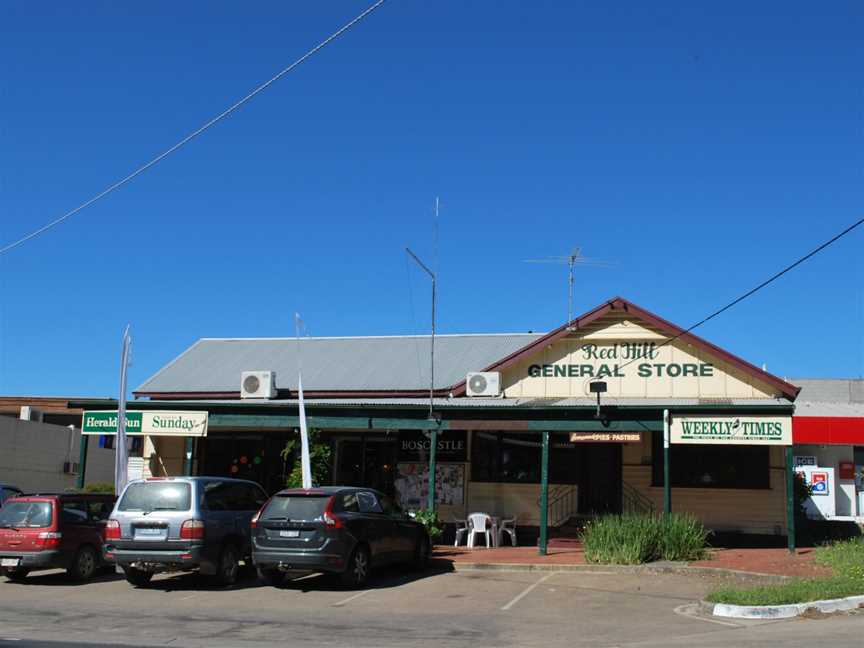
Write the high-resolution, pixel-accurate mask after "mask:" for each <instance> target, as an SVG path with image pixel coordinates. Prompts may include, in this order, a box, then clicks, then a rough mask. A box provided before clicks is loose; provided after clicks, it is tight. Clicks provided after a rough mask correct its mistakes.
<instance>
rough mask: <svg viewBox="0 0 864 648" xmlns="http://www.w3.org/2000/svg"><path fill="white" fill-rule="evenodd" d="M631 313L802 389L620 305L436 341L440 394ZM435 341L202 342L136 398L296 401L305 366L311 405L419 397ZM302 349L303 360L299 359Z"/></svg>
mask: <svg viewBox="0 0 864 648" xmlns="http://www.w3.org/2000/svg"><path fill="white" fill-rule="evenodd" d="M616 313H625V314H626V315H627V316H628V317H630V318H632V319H634V320H639V321H641V322H643V323H645V324H647V325H649V326H651V327H653V328H654V329H655V330H657V331H660V332H662V334H663V335H664V336H667V337H669V338H677V339H679V340H681V341H682V342H684V343H686V344H690V345H692V346H693V347H695V348H697V349H700V350H702V351H704V352H705V353H707V354H710V355H711V356H713V357H716V358H719V359H721V360H723V361H725V362H727V363H729V364H730V365H732V366H733V367H735V368H737V369H738V370H740V371H742V372H743V373H744V374H747V375H749V376H752V377H753V378H755V379H757V380H759V381H761V382H762V383H764V384H767V385H770V386H772V387H773V388H775V389H776V390H777V391H778V392H780V393H781V394H783V396H784V397H786V398H787V399H788V400H790V401H792V400H795V397H796V396H797V394H798V391H799V388H798V387H796V386H794V385H792V384H790V383H788V382H786V381H784V380H782V379H780V378H778V377H777V376H774V375H773V374H770V373H768V372H767V371H763V370H762V369H760V368H759V367H757V366H755V365H753V364H750V363H749V362H747V361H745V360H742V359H741V358H739V357H737V356H735V355H732V354H731V353H729V352H727V351H724V350H723V349H721V348H720V347H718V346H716V345H714V344H711V343H710V342H708V341H706V340H704V339H702V338H700V337H698V336H696V335H693V334H692V333H687V332H685V331H684V329H682V328H680V327H678V326H676V325H675V324H672V323H671V322H669V321H667V320H665V319H663V318H662V317H659V316H658V315H655V314H654V313H651V312H650V311H647V310H645V309H644V308H641V307H639V306H637V305H636V304H634V303H632V302H630V301H627V300H626V299H623V298H621V297H615V298H613V299H610V300H609V301H607V302H605V303H603V304H601V305H600V306H598V307H596V308H594V309H593V310H591V311H589V312H587V313H585V314H584V315H581V316H580V317H577V318H576V319H574V320H573V321H572V322H568V323H567V324H564V325H563V326H561V327H559V328H557V329H555V330H554V331H551V332H550V333H547V334H543V335H541V334H534V333H513V334H485V335H484V334H480V335H439V336H436V337H435V391H436V394H438V395H441V396H446V395H447V394H448V393H451V392H452V394H453V396H463V395H464V394H465V377H466V374H467V373H468V372H469V371H481V370H482V371H501V370H504V369H507V368H508V367H511V366H513V365H514V364H515V363H517V362H520V361H521V360H524V359H525V358H527V357H529V356H531V355H533V354H535V353H539V352H540V350H542V349H543V348H544V347H545V346H547V345H549V344H551V343H553V342H555V341H557V340H559V339H561V338H564V337H566V336H568V335H572V334H573V333H574V331H579V330H581V329H585V328H587V327H588V326H590V325H591V324H594V323H597V322H599V320H601V319H602V318H603V317H605V316H607V315H609V314H616ZM429 342H430V338H429V336H425V335H423V336H389V337H387V336H384V337H323V338H301V339H300V340H299V342H298V340H297V339H296V338H202V339H200V340H198V341H197V342H196V343H195V344H193V345H192V346H191V347H190V348H189V349H187V350H186V351H184V352H183V353H182V354H181V355H179V356H178V357H177V358H175V359H174V360H173V361H172V362H170V363H169V364H168V365H166V366H165V367H163V368H162V369H160V370H159V371H158V372H157V373H156V374H155V375H153V376H152V377H151V378H149V379H148V380H146V381H145V382H144V383H143V384H142V385H141V386H140V387H138V388H137V389H136V390H135V392H134V393H135V395H136V396H149V397H151V398H175V399H176V398H236V397H238V396H239V393H240V392H239V386H240V374H241V372H243V371H252V370H272V371H275V372H276V386H277V388H278V389H279V390H280V391H282V392H283V394H284V392H289V393H292V392H294V391H296V388H297V376H298V371H299V367H300V364H299V362H300V361H302V366H303V386H304V389H305V391H306V393H307V396H308V397H310V398H315V397H318V398H327V397H337V398H344V397H357V398H371V397H383V398H394V397H412V396H423V395H424V394H428V393H429ZM298 349H299V355H298Z"/></svg>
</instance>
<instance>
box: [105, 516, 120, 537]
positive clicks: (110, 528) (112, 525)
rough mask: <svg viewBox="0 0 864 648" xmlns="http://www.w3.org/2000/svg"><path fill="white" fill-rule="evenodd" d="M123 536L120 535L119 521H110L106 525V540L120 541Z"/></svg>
mask: <svg viewBox="0 0 864 648" xmlns="http://www.w3.org/2000/svg"><path fill="white" fill-rule="evenodd" d="M121 537H122V536H121V535H120V522H118V521H117V520H108V521H107V522H106V523H105V539H106V540H119V539H120V538H121Z"/></svg>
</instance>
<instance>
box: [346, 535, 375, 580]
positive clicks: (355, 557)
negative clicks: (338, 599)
mask: <svg viewBox="0 0 864 648" xmlns="http://www.w3.org/2000/svg"><path fill="white" fill-rule="evenodd" d="M369 567H370V560H369V550H368V549H367V548H366V547H364V546H362V545H361V546H359V547H357V548H356V549H355V550H354V553H352V554H351V559H350V560H349V561H348V569H346V570H345V571H344V572H342V583H343V584H345V585H348V586H350V587H363V586H364V585H365V584H366V581H367V580H368V578H369Z"/></svg>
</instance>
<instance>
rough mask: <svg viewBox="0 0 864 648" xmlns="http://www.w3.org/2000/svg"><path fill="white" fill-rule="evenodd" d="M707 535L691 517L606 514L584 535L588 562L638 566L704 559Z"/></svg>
mask: <svg viewBox="0 0 864 648" xmlns="http://www.w3.org/2000/svg"><path fill="white" fill-rule="evenodd" d="M707 538H708V532H707V531H706V530H705V528H704V527H703V526H702V524H701V523H700V522H699V521H698V520H697V519H696V518H695V517H693V516H691V515H677V514H671V515H640V514H634V513H625V514H623V515H607V516H604V517H601V518H599V519H598V520H595V521H594V522H591V523H589V524H588V525H587V526H586V527H585V531H584V532H583V534H582V543H583V546H584V549H585V559H586V560H587V561H588V562H592V563H602V564H617V565H638V564H642V563H646V562H652V561H655V560H675V561H686V560H699V559H701V558H704V557H705V553H706V542H707Z"/></svg>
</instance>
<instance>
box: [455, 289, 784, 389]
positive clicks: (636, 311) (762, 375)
mask: <svg viewBox="0 0 864 648" xmlns="http://www.w3.org/2000/svg"><path fill="white" fill-rule="evenodd" d="M615 312H623V313H626V314H627V315H629V316H631V317H633V318H635V319H638V320H641V321H642V322H645V323H648V324H650V325H651V326H653V327H654V328H656V329H659V330H660V331H662V332H663V333H664V334H666V335H668V336H669V337H670V338H677V339H679V340H681V341H682V342H684V343H686V344H691V345H692V346H693V347H695V348H697V349H701V350H702V351H704V352H706V353H708V354H710V355H712V356H714V357H717V358H720V359H722V360H724V361H725V362H728V363H729V364H730V365H732V366H733V367H736V368H737V369H740V370H741V371H742V372H744V373H745V374H747V375H750V376H753V377H754V378H756V379H758V380H760V381H762V382H763V383H766V384H768V385H771V386H772V387H774V388H776V389H777V390H778V391H779V392H780V393H781V394H783V395H784V396H785V397H786V398H788V399H789V400H795V398H796V396H797V395H798V392H799V391H800V389H799V388H798V387H796V386H795V385H792V384H790V383H788V382H786V381H785V380H783V379H781V378H778V377H777V376H775V375H773V374H770V373H768V372H767V371H763V370H762V369H760V368H759V367H757V366H756V365H753V364H750V363H749V362H747V361H746V360H743V359H741V358H739V357H738V356H736V355H733V354H731V353H729V352H728V351H724V350H723V349H721V348H720V347H718V346H716V345H714V344H711V343H710V342H708V341H707V340H704V339H702V338H701V337H699V336H697V335H693V334H692V333H687V332H686V331H685V330H684V329H682V328H681V327H679V326H676V325H675V324H673V323H672V322H669V321H668V320H665V319H663V318H662V317H660V316H659V315H655V314H654V313H652V312H651V311H648V310H645V309H644V308H641V307H639V306H637V305H636V304H634V303H633V302H630V301H628V300H626V299H624V298H623V297H613V298H612V299H610V300H609V301H607V302H605V303H603V304H601V305H600V306H597V307H596V308H594V309H593V310H590V311H588V312H587V313H585V314H584V315H581V316H579V317H577V318H576V319H574V320H573V321H572V322H567V323H566V324H564V325H563V326H560V327H558V328H557V329H555V330H553V331H550V332H549V333H547V334H546V335H544V336H541V337H539V338H537V339H536V340H533V341H532V342H530V343H529V344H527V345H525V346H524V347H522V348H521V349H519V350H517V351H515V352H513V353H511V354H510V355H508V356H506V357H504V358H502V359H500V360H498V361H496V362H494V363H492V364H490V365H488V366H487V367H485V368H484V369H483V371H502V370H504V369H507V368H508V367H512V366H513V365H514V364H516V363H517V362H520V361H521V360H523V359H525V358H526V357H529V356H531V355H533V354H535V353H538V352H539V351H540V350H541V349H543V347H545V346H548V345H549V344H552V343H553V342H556V341H557V340H560V339H562V338H564V337H567V336H568V335H572V334H573V333H574V332H575V331H579V330H580V329H584V328H587V327H588V326H590V325H591V324H593V323H595V322H597V321H598V320H600V319H601V318H603V317H605V316H606V315H609V314H610V313H615ZM452 391H453V395H454V396H462V395H464V394H465V380H464V379H463V380H461V381H460V382H459V383H458V384H456V385H454V386H453V389H452Z"/></svg>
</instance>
